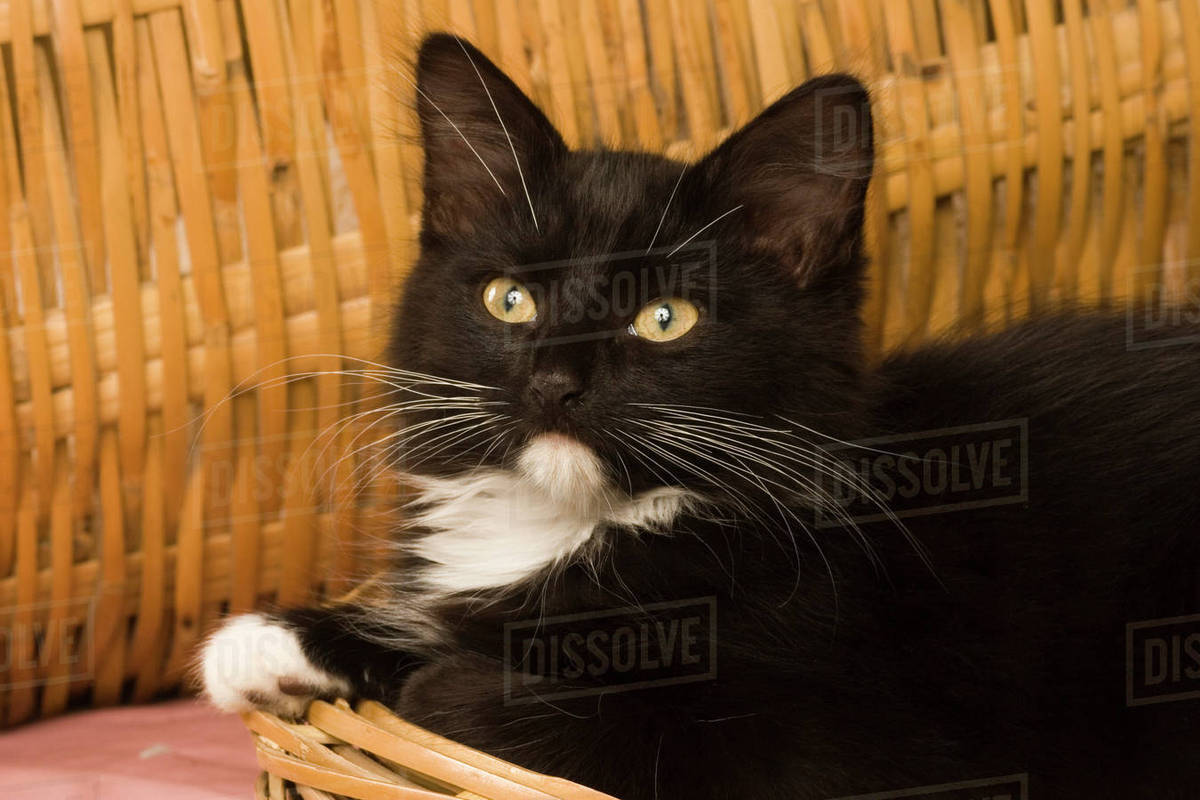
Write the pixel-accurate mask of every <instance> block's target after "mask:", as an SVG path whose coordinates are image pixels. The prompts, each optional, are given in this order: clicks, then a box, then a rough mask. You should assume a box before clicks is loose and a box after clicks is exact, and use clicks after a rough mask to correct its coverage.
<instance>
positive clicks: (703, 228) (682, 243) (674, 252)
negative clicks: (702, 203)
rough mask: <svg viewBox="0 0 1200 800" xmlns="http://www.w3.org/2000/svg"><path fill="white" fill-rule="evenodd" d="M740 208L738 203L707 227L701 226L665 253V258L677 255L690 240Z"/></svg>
mask: <svg viewBox="0 0 1200 800" xmlns="http://www.w3.org/2000/svg"><path fill="white" fill-rule="evenodd" d="M741 207H742V205H741V204H740V203H739V204H738V205H736V206H734V207H733V208H731V209H729V210H728V211H726V212H725V213H724V214H722V215H721V216H719V217H717V218H716V219H714V220H713V221H712V222H710V223H708V224H707V225H705V226H703V227H702V228H700V230H698V231H696V232H695V233H693V234H692V235H691V236H689V237H688V238H686V239H684V240H683V241H682V242H680V243H679V244H677V245H675V249H674V250H672V251H671V252H669V253H667V258H670V257H671V256H673V255H675V254H676V253H678V252H679V251H680V250H681V249H683V246H684V245H685V244H687V243H688V242H690V241H691V240H692V239H695V238H696V237H697V236H699V235H700V234H702V233H704V232H705V231H706V230H708V229H709V228H711V227H712V226H713V225H716V224H717V223H718V222H720V221H721V220H723V219H725V218H726V217H728V216H729V215H730V214H732V213H733V212H735V211H737V210H738V209H739V208H741Z"/></svg>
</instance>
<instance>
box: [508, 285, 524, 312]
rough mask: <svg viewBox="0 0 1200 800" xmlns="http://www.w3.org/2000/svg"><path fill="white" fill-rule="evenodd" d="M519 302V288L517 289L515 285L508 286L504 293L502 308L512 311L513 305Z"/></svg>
mask: <svg viewBox="0 0 1200 800" xmlns="http://www.w3.org/2000/svg"><path fill="white" fill-rule="evenodd" d="M520 302H521V290H520V289H518V288H517V287H515V286H513V287H510V288H509V290H508V291H507V292H505V293H504V310H505V311H512V310H513V307H514V306H516V305H517V304H518V303H520Z"/></svg>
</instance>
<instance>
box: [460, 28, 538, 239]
mask: <svg viewBox="0 0 1200 800" xmlns="http://www.w3.org/2000/svg"><path fill="white" fill-rule="evenodd" d="M456 41H457V42H458V46H459V47H461V48H462V51H463V55H464V56H466V57H467V61H469V62H470V63H471V69H473V70H475V75H476V77H478V78H479V83H480V85H481V86H483V92H484V94H486V95H487V99H488V102H489V103H491V104H492V111H494V112H496V119H497V121H499V123H500V130H502V131H504V138H505V139H507V140H508V149H509V150H511V151H512V156H513V163H514V164H516V165H517V176H518V177H519V178H520V179H521V189H522V190H524V192H525V201H526V202H528V203H529V214H530V216H532V217H533V228H534V230H536V231H537V232H538V233H541V232H542V229H541V228H540V227H538V219H537V212H536V211H534V210H533V198H532V197H530V196H529V187H528V186H527V185H526V184H525V172H524V171H523V170H522V169H521V159H519V158H517V148H516V147H515V146H514V145H513V140H512V137H511V136H509V135H508V128H507V127H506V126H505V124H504V119H503V117H501V116H500V109H498V108H496V101H495V100H493V99H492V92H491V90H490V89H488V87H487V81H485V80H484V79H483V75H482V74H481V73H480V72H479V67H477V66H475V61H474V59H472V58H471V54H470V53H468V52H467V47H466V45H464V44H463V43H462V39H456ZM493 177H495V176H493Z"/></svg>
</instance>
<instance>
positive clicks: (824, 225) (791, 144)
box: [698, 75, 874, 286]
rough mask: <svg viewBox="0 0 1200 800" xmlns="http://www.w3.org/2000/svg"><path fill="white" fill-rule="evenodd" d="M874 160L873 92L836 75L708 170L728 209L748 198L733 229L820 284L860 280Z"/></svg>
mask: <svg viewBox="0 0 1200 800" xmlns="http://www.w3.org/2000/svg"><path fill="white" fill-rule="evenodd" d="M873 163H874V145H873V132H872V123H871V106H870V98H869V97H868V95H867V90H866V89H865V88H863V86H862V84H861V83H859V82H858V81H857V80H855V79H854V78H852V77H850V76H849V75H826V76H822V77H819V78H814V79H812V80H810V81H808V82H806V83H805V84H803V85H802V86H800V87H798V88H796V89H793V90H792V91H791V92H789V93H788V94H787V95H785V96H784V97H782V98H781V99H779V100H778V101H776V102H775V103H773V104H772V105H771V106H770V107H769V108H767V109H766V110H765V111H763V112H762V113H761V114H759V115H758V117H756V118H755V119H754V120H752V121H751V122H750V123H749V124H748V125H746V126H745V127H744V128H742V129H741V130H739V131H737V132H736V133H734V134H733V135H732V136H731V137H730V138H729V139H727V140H726V141H725V142H724V143H723V144H721V145H720V146H719V147H718V148H717V149H716V150H714V151H713V152H712V153H710V154H709V155H708V156H707V157H706V158H705V159H704V160H703V161H702V162H701V164H700V166H701V169H700V170H698V172H700V174H702V175H703V176H704V180H705V181H706V182H707V184H708V190H709V192H710V195H711V196H712V197H713V198H720V200H719V202H720V204H721V205H722V206H723V207H724V208H726V209H728V208H734V207H736V206H738V205H741V208H740V209H738V211H737V212H736V213H733V214H731V215H730V217H729V219H730V227H734V226H740V227H741V229H742V230H743V231H744V232H745V235H746V237H747V240H748V241H747V244H748V245H749V246H750V247H752V248H753V249H757V250H760V251H763V252H765V253H766V254H768V255H769V256H771V257H773V258H774V259H776V260H778V261H779V262H780V263H781V264H782V265H783V266H784V267H785V268H786V269H787V270H788V271H789V272H790V273H791V275H792V276H793V277H794V279H795V280H796V281H797V282H798V283H799V284H800V285H802V286H811V285H814V284H816V283H819V282H821V281H823V280H826V279H831V278H832V279H842V278H845V277H850V278H852V279H853V280H857V279H858V277H859V270H860V269H861V262H862V256H861V229H862V221H863V203H864V199H865V197H866V191H867V184H868V182H869V181H870V178H871V169H872V166H873ZM712 210H713V211H716V212H719V211H720V210H721V209H718V208H716V207H715V206H714V207H713V209H712Z"/></svg>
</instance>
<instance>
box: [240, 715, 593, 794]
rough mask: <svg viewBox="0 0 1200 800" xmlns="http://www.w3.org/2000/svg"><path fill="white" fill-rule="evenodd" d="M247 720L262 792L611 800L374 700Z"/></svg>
mask: <svg viewBox="0 0 1200 800" xmlns="http://www.w3.org/2000/svg"><path fill="white" fill-rule="evenodd" d="M245 720H246V725H247V726H248V727H249V728H250V730H252V731H253V732H254V734H255V738H256V740H257V742H258V761H259V764H261V765H262V767H263V769H264V770H265V772H264V773H263V774H262V776H261V777H260V778H259V783H258V787H257V796H258V797H259V798H270V800H287V798H288V797H289V795H288V794H287V790H288V788H289V786H290V787H294V788H295V790H296V791H297V793H298V794H299V795H300V796H301V797H303V798H305V800H316V799H317V798H329V797H330V795H331V794H332V795H333V796H336V797H354V798H361V800H435V798H444V797H446V796H455V797H460V798H463V800H555V799H556V798H557V800H613V798H611V797H610V796H609V795H606V794H602V793H600V792H597V791H595V790H593V789H588V788H585V787H583V786H579V785H578V784H574V783H571V782H570V781H564V780H562V779H561V778H552V777H548V776H546V775H539V774H537V773H534V772H529V771H528V770H524V769H521V768H520V767H516V766H513V765H512V764H509V763H508V762H506V761H502V760H500V759H498V758H493V757H492V756H489V755H485V754H484V753H480V752H479V751H478V750H472V749H470V748H469V747H464V746H463V745H460V744H456V743H454V742H452V741H450V740H449V739H443V738H442V737H440V736H435V735H434V734H432V733H430V732H429V731H426V730H423V729H421V728H418V727H416V726H414V725H411V724H409V723H407V722H405V721H403V720H402V719H400V718H399V717H397V716H395V715H394V714H392V713H391V712H390V711H388V710H387V709H386V708H384V707H383V706H381V705H379V704H378V703H374V702H370V701H368V702H364V703H359V704H358V707H357V708H355V709H351V708H350V706H349V705H347V704H346V703H345V701H341V700H339V701H338V702H337V703H336V704H334V705H330V704H329V703H325V702H321V701H317V702H315V703H313V704H312V706H310V707H309V710H308V721H307V724H303V725H296V724H290V723H286V722H282V721H280V720H279V719H278V718H277V717H273V716H271V715H268V714H263V713H260V712H257V711H256V712H253V713H250V714H247V715H246V716H245Z"/></svg>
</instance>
